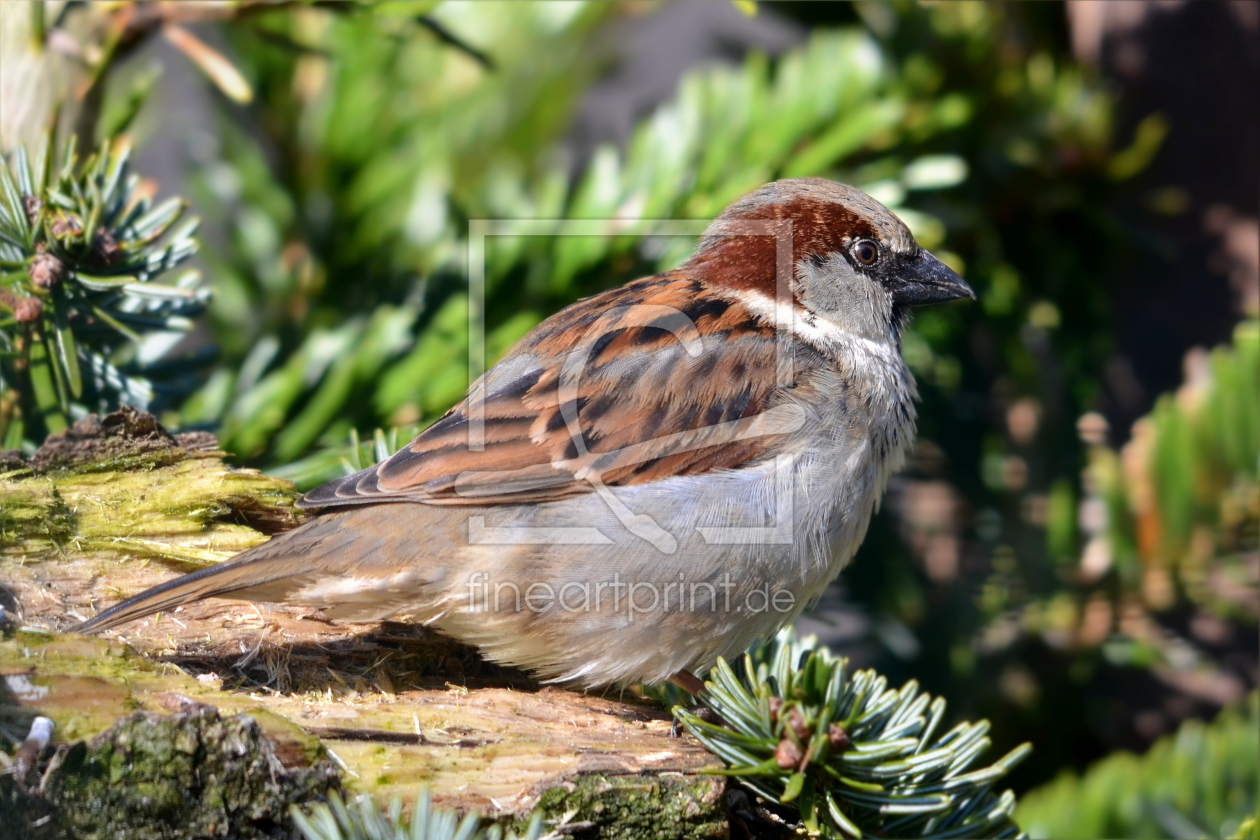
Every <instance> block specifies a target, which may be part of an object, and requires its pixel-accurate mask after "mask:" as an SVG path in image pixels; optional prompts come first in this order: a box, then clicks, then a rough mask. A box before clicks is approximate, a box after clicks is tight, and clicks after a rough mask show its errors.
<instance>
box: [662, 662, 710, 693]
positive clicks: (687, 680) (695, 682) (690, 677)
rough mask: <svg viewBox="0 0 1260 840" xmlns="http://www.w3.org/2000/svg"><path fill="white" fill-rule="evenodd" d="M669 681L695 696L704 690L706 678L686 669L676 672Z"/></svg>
mask: <svg viewBox="0 0 1260 840" xmlns="http://www.w3.org/2000/svg"><path fill="white" fill-rule="evenodd" d="M669 681H670V682H672V683H673V684H674V685H676V686H678V687H679V688H681V689H682V690H683V691H685V692H687V693H688V694H690V695H692V696H694V697H699V696H700V692H702V691H704V680H702V679H700V678H699V677H697V676H696V675H695V674H693V673H691V672H690V671H688V670H686V669H683V670H682V671H679V672H678V673H677V674H674V676H672V677H670V678H669Z"/></svg>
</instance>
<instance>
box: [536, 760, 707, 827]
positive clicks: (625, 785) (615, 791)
mask: <svg viewBox="0 0 1260 840" xmlns="http://www.w3.org/2000/svg"><path fill="white" fill-rule="evenodd" d="M725 788H726V785H725V783H724V779H723V778H722V777H720V776H701V777H696V776H683V775H678V776H650V777H649V776H637V775H633V776H632V775H590V776H578V777H576V778H574V779H571V780H570V781H567V782H564V783H562V784H560V785H558V786H556V787H553V788H551V789H550V790H548V791H546V792H545V793H543V795H542V796H541V797H540V798H539V800H538V805H537V806H536V810H538V811H541V812H542V813H543V814H544V815H545V819H547V820H553V819H563V818H564V817H565V815H566V814H572V816H571V817H570V820H571V822H573V823H586V824H588V825H587V826H586V827H584V828H583V829H582V833H581V834H580V835H579V836H582V837H593V838H594V837H597V838H599V840H711V839H712V838H724V837H727V836H728V824H727V819H726V812H725V808H724V807H723V803H722V795H723V792H724V790H725ZM574 812H576V813H574Z"/></svg>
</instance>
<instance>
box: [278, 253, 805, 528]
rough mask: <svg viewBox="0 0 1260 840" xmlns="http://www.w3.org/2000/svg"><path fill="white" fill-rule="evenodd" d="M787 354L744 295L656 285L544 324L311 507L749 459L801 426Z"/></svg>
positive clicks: (587, 486)
mask: <svg viewBox="0 0 1260 840" xmlns="http://www.w3.org/2000/svg"><path fill="white" fill-rule="evenodd" d="M783 352H785V349H784V345H783V343H782V342H780V341H778V340H777V339H776V335H775V330H774V328H773V327H772V326H770V325H768V324H766V323H764V322H763V321H761V320H760V319H759V318H758V317H756V316H755V315H754V314H753V313H752V312H751V311H750V310H749V309H748V308H747V307H745V306H744V305H742V304H741V303H739V301H738V300H734V299H728V298H724V297H721V296H718V295H716V294H714V293H713V292H712V291H711V290H709V289H707V288H706V287H705V286H704V285H703V284H702V283H700V282H698V281H696V280H694V279H691V278H689V277H687V276H686V275H685V274H683V273H680V272H673V273H668V274H663V275H657V276H655V277H649V278H645V279H643V280H639V281H636V282H634V283H631V284H628V285H626V286H623V287H620V288H617V289H613V290H610V291H608V292H604V293H603V294H600V295H597V296H595V297H592V298H587V299H585V300H581V301H578V302H577V303H575V304H573V305H572V306H569V307H568V308H566V309H564V310H563V311H561V312H559V313H557V314H556V315H554V316H552V317H551V318H549V319H547V320H546V321H544V322H543V323H541V324H539V325H538V326H537V327H536V328H534V329H533V330H532V331H531V332H530V333H529V334H528V335H526V336H525V337H524V338H523V339H521V340H520V341H519V342H517V344H516V345H515V346H514V347H513V348H512V349H511V350H510V351H509V353H508V354H507V355H506V356H505V357H504V358H503V360H502V361H500V362H499V363H498V364H497V365H495V366H494V367H493V368H492V369H491V370H490V371H488V372H487V373H486V375H485V376H483V377H482V378H481V379H479V380H478V381H477V382H476V383H474V385H473V386H472V387H471V388H470V389H469V392H468V396H466V397H465V399H464V400H463V401H462V402H460V403H459V404H458V405H456V406H455V407H454V408H452V409H451V410H450V411H449V412H447V413H446V414H445V415H444V416H443V417H442V418H441V419H439V420H438V421H437V422H436V423H434V424H433V425H432V426H430V427H429V428H427V429H426V430H425V431H423V432H421V433H420V435H419V436H417V437H416V438H415V440H413V441H412V442H411V443H410V444H408V445H407V446H405V447H404V448H403V449H401V450H400V451H398V452H397V453H395V454H394V455H393V456H391V457H389V458H387V459H385V460H384V461H381V462H380V463H379V464H376V465H374V466H372V467H370V468H368V469H366V470H363V471H361V472H358V473H355V474H354V475H350V476H346V477H345V478H341V479H338V480H336V481H333V482H330V483H329V484H325V485H324V486H322V487H319V488H317V489H316V490H313V491H312V492H310V493H308V494H307V495H306V496H305V497H303V499H302V501H301V505H302V506H303V507H307V508H327V507H338V506H348V505H358V504H370V503H374V502H380V501H390V500H398V501H417V502H425V503H428V504H435V505H436V504H442V505H454V504H478V505H486V504H508V503H519V502H542V501H550V500H554V499H559V498H563V497H566V496H570V495H574V494H578V493H586V492H590V491H591V490H592V489H594V488H595V486H596V485H597V484H600V483H602V484H604V485H631V484H643V483H646V482H650V481H656V480H659V479H662V478H667V477H670V476H679V475H694V474H698V473H705V472H710V471H713V470H719V469H730V468H736V467H740V466H744V465H747V464H750V463H753V462H756V461H759V460H762V459H764V458H766V457H768V456H770V455H773V454H774V453H773V451H772V450H773V449H774V447H775V446H776V445H777V443H779V442H781V440H782V438H781V436H782V434H784V433H785V432H786V431H790V430H791V428H793V424H794V423H799V421H800V415H799V412H797V411H796V410H795V408H794V406H791V405H784V404H779V405H776V399H775V396H776V393H778V392H779V389H780V384H781V383H779V382H777V381H776V379H777V377H776V371H780V370H783V368H781V367H776V365H777V364H779V363H780V361H781V360H780V359H779V356H778V354H780V353H783ZM778 402H781V400H780V401H778Z"/></svg>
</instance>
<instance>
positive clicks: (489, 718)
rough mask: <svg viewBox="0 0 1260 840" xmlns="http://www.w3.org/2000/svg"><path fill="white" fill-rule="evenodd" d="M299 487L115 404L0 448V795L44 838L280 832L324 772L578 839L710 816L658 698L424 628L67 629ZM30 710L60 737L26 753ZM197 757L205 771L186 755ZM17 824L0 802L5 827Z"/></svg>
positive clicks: (290, 623) (690, 832)
mask: <svg viewBox="0 0 1260 840" xmlns="http://www.w3.org/2000/svg"><path fill="white" fill-rule="evenodd" d="M296 495H297V494H296V492H295V491H294V489H293V487H292V486H291V485H290V484H289V483H288V482H285V481H283V480H280V479H275V478H271V477H268V476H265V475H262V474H260V473H258V472H256V471H253V470H244V469H234V468H232V467H230V466H229V465H227V464H226V463H225V462H224V453H222V452H220V451H218V449H217V447H216V445H215V442H214V440H213V438H211V437H210V436H208V435H204V434H198V435H189V436H172V435H169V434H168V433H166V431H165V430H163V429H162V428H161V427H160V426H159V425H158V424H157V423H156V422H155V421H153V419H152V418H151V417H148V416H147V415H142V414H138V413H136V412H130V411H127V412H120V413H118V414H114V415H110V416H108V417H106V418H103V419H100V420H98V419H96V418H89V420H87V421H82V422H80V423H79V424H77V425H76V426H75V427H74V428H73V429H71V430H70V431H69V432H67V433H65V434H63V435H60V436H57V437H55V439H50V440H49V442H48V443H46V444H45V446H44V447H42V448H41V449H40V450H39V451H38V452H37V453H36V454H35V456H34V457H32V458H30V459H26V458H22V457H20V456H19V455H18V454H17V453H5V454H4V455H0V605H3V607H4V608H5V611H6V613H7V619H6V621H7V625H8V630H7V631H6V633H5V638H4V639H3V640H0V676H2V677H3V680H2V681H0V750H3V751H4V752H3V753H0V756H3V757H2V758H0V762H5V763H7V764H9V765H10V767H9V770H10V771H11V772H9V773H7V774H3V775H0V779H2V780H3V781H0V810H9V809H18V810H21V812H22V813H23V814H24V815H25V817H24V819H28V820H29V821H30V822H28V823H24V825H27V826H28V827H29V825H32V824H33V823H34V822H38V821H39V820H41V819H44V818H47V819H44V822H43V823H41V824H40V830H42V831H52V832H54V833H50V834H48V835H47V836H49V837H52V836H61V835H58V834H56V833H55V831H63V830H64V832H65V834H64V836H74V837H109V836H118V835H116V834H111V833H110V832H111V831H113V828H111V826H112V827H116V826H117V825H119V824H121V823H118V822H116V821H117V820H129V822H128V823H127V824H128V825H129V826H130V827H131V829H132V832H131V833H130V834H129V835H128V836H134V837H155V838H157V837H161V838H181V840H182V838H192V837H237V836H241V837H251V836H286V835H287V833H288V832H290V831H291V827H290V826H289V825H288V824H287V821H286V819H285V812H286V808H287V805H288V803H290V802H301V801H307V800H309V799H311V798H312V797H314V798H318V797H319V796H321V795H322V794H323V793H324V792H326V791H327V790H328V789H330V788H332V787H335V786H338V785H340V786H343V787H344V788H346V789H347V790H349V791H351V792H359V791H363V792H372V793H374V794H376V795H378V796H379V797H381V798H382V800H388V799H389V798H390V797H391V796H393V795H400V796H401V797H402V798H403V799H404V801H410V800H411V799H413V798H414V797H415V795H416V793H417V791H418V789H419V787H420V786H421V785H428V786H429V787H430V788H431V790H432V792H433V795H434V799H435V802H436V803H437V804H439V805H445V806H448V807H454V808H457V809H459V810H475V811H477V812H479V813H481V814H483V815H486V816H488V817H492V818H498V819H504V820H510V819H514V818H519V817H521V816H523V815H525V814H527V813H528V812H529V811H531V810H532V809H534V808H535V807H541V808H543V809H544V811H545V812H546V813H548V814H550V815H553V816H555V817H560V816H562V815H565V814H567V815H568V819H569V822H570V823H582V824H583V825H584V826H586V828H585V829H584V830H585V832H586V833H585V834H584V835H583V836H587V837H617V838H635V837H660V836H669V837H721V836H725V835H726V831H727V824H726V818H725V813H724V802H723V796H722V793H723V790H724V785H723V782H722V779H721V777H720V776H714V775H711V774H709V773H707V772H706V771H707V770H711V769H713V768H715V767H718V766H720V765H719V762H718V761H717V760H716V759H714V758H713V757H712V756H711V755H710V754H709V753H707V752H706V751H704V750H703V748H701V747H700V746H699V745H698V744H697V743H696V742H695V741H693V740H692V739H691V738H690V737H689V736H683V737H674V736H673V734H672V733H671V720H670V718H669V716H668V713H667V712H666V711H665V710H664V709H663V708H662V707H661V706H660V705H659V704H656V703H653V702H649V701H645V700H643V699H641V698H638V697H637V696H634V695H633V694H631V693H624V694H617V695H607V696H599V695H593V694H582V693H575V692H571V691H565V690H562V689H557V688H552V687H545V688H540V687H539V686H538V685H536V684H535V683H533V682H532V681H531V680H530V679H529V678H528V676H527V675H524V674H522V673H519V672H517V671H513V670H511V669H507V668H502V667H498V666H494V665H491V664H489V663H486V662H484V661H483V660H481V659H480V657H479V656H478V655H477V653H476V652H475V651H474V650H471V649H469V648H466V647H463V646H461V645H459V644H456V643H454V642H452V641H450V640H448V639H444V638H442V637H440V636H437V635H436V634H434V633H432V632H430V631H428V630H426V629H424V628H420V627H415V626H409V625H402V624H374V625H355V624H344V623H339V622H334V621H329V620H326V619H324V618H322V617H321V616H320V614H319V613H318V611H316V610H311V609H303V608H289V607H281V606H266V605H253V604H242V603H239V602H232V601H217V600H216V601H210V602H204V603H200V604H194V605H189V606H187V607H183V608H179V609H177V610H175V611H173V612H171V613H167V614H163V615H158V616H153V617H151V618H149V619H145V620H141V621H138V622H135V623H133V624H132V625H129V626H127V627H125V628H124V629H123V630H122V631H120V632H115V633H108V634H106V637H105V638H91V637H85V636H79V635H75V634H73V633H70V632H68V631H69V629H70V628H71V627H73V626H74V625H75V624H76V623H77V622H78V621H80V620H81V619H84V618H87V617H89V616H91V615H92V614H94V613H95V611H96V609H97V607H98V606H102V605H105V604H108V603H112V602H114V601H115V600H117V599H119V598H122V597H126V596H129V595H132V594H135V593H136V592H139V591H140V590H142V589H144V588H146V587H148V586H151V585H153V584H155V583H158V582H161V581H163V580H167V579H169V578H171V577H173V576H174V575H176V574H179V573H182V572H185V571H188V570H190V569H193V568H197V567H200V566H202V565H205V564H207V563H213V562H218V561H219V560H222V559H224V558H227V557H230V556H231V555H232V554H234V553H236V552H237V551H240V550H242V549H244V548H247V547H249V546H251V545H255V544H257V543H259V542H261V541H263V540H265V539H267V537H268V535H269V534H272V533H276V532H279V531H282V530H284V529H286V528H289V527H292V526H293V525H295V524H296V523H297V522H299V521H300V520H301V517H302V514H301V512H300V511H297V510H296V509H295V508H294V507H293V505H292V502H293V500H294V499H295V498H296ZM37 715H40V716H44V717H46V718H48V719H50V720H51V721H52V722H53V723H54V725H55V728H54V733H55V734H54V737H53V740H52V742H51V744H49V745H48V746H47V747H45V748H44V749H43V750H42V753H41V756H40V758H39V761H38V762H36V763H32V762H31V761H30V760H29V756H28V759H27V764H28V765H30V766H25V765H22V764H21V761H20V760H19V759H20V753H21V752H22V747H21V743H22V741H23V739H24V738H25V737H26V735H27V732H28V730H30V728H31V724H32V721H33V720H34V719H35V717H36V716H37ZM163 745H165V746H163ZM229 747H230V749H229ZM29 748H30V745H29V744H28V750H29ZM224 750H227V752H228V753H232V752H233V751H234V752H235V753H237V754H240V753H242V751H243V752H244V753H245V754H248V755H251V756H254V757H255V759H256V760H252V761H243V760H241V757H240V755H237V757H236V759H232V757H231V756H230V755H227V754H226V753H224ZM141 754H144V755H145V756H147V758H146V759H145V760H141V759H140V758H139V757H138V756H140V755H141ZM191 754H196V755H198V756H202V758H201V759H199V762H204V761H205V760H207V759H206V758H205V757H207V756H212V755H214V756H219V758H218V759H216V760H218V761H220V765H219V767H220V769H219V770H216V771H215V772H209V773H206V772H194V771H196V768H194V767H192V766H191V765H189V764H188V763H187V756H188V755H191ZM221 754H222V755H221ZM172 761H174V762H175V765H174V769H172V770H170V772H156V771H155V770H154V769H153V768H154V767H161V766H166V767H168V768H169V767H171V766H172V765H171V764H170V763H171V762H172ZM233 761H235V763H233ZM15 762H16V763H17V765H21V766H19V767H17V769H15V767H14V764H15ZM155 762H156V764H155ZM163 762H165V764H163ZM181 762H182V763H181ZM36 764H37V765H38V766H36ZM18 770H21V773H19V772H17V771H18ZM19 776H20V778H19ZM102 778H105V779H108V784H106V785H105V786H104V787H101V779H102ZM161 779H166V780H167V781H166V782H161V783H159V780H161ZM223 785H229V786H230V787H231V792H230V793H229V792H225V791H224V790H220V789H218V788H217V787H216V786H219V787H221V786H223ZM94 786H95V787H94ZM106 788H108V790H109V795H108V796H107V795H105V794H104V793H103V791H105V789H106ZM138 802H140V803H148V804H145V805H143V807H142V806H141V805H138V804H137V803H138ZM87 803H90V804H87ZM153 803H158V804H160V805H161V807H160V808H156V810H154V807H156V806H153ZM224 803H227V804H224ZM151 806H153V807H151ZM137 808H139V809H140V810H139V811H137V810H136V809H137ZM145 809H148V810H145ZM150 811H152V812H153V813H158V814H160V817H155V818H154V819H153V820H149V821H148V822H145V821H143V820H138V818H137V817H136V816H135V815H136V814H137V813H141V812H143V813H149V812H150ZM87 813H99V814H104V816H102V817H100V818H99V819H97V820H95V821H92V820H89V819H87V818H86V817H85V816H84V815H85V814H87ZM128 814H130V815H131V816H127V815H128ZM111 820H114V821H115V822H110V821H111ZM17 825H18V822H16V821H14V820H6V819H0V836H3V835H4V833H5V832H6V831H8V830H12V829H13V828H14V827H15V826H17ZM661 830H665V831H666V833H665V834H661V833H660V831H661ZM19 836H22V835H19ZM31 836H36V835H31Z"/></svg>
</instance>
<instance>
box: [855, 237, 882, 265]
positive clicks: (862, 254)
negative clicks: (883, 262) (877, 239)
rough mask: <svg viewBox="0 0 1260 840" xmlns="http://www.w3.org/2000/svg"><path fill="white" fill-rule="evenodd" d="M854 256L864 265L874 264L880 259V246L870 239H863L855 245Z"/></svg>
mask: <svg viewBox="0 0 1260 840" xmlns="http://www.w3.org/2000/svg"><path fill="white" fill-rule="evenodd" d="M853 256H854V257H855V258H856V259H857V261H858V262H860V263H861V264H862V265H874V264H875V261H876V260H877V259H879V247H878V246H877V245H876V244H875V243H874V242H872V241H871V240H869V239H863V240H862V241H860V242H858V243H857V244H856V245H854V246H853Z"/></svg>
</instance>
